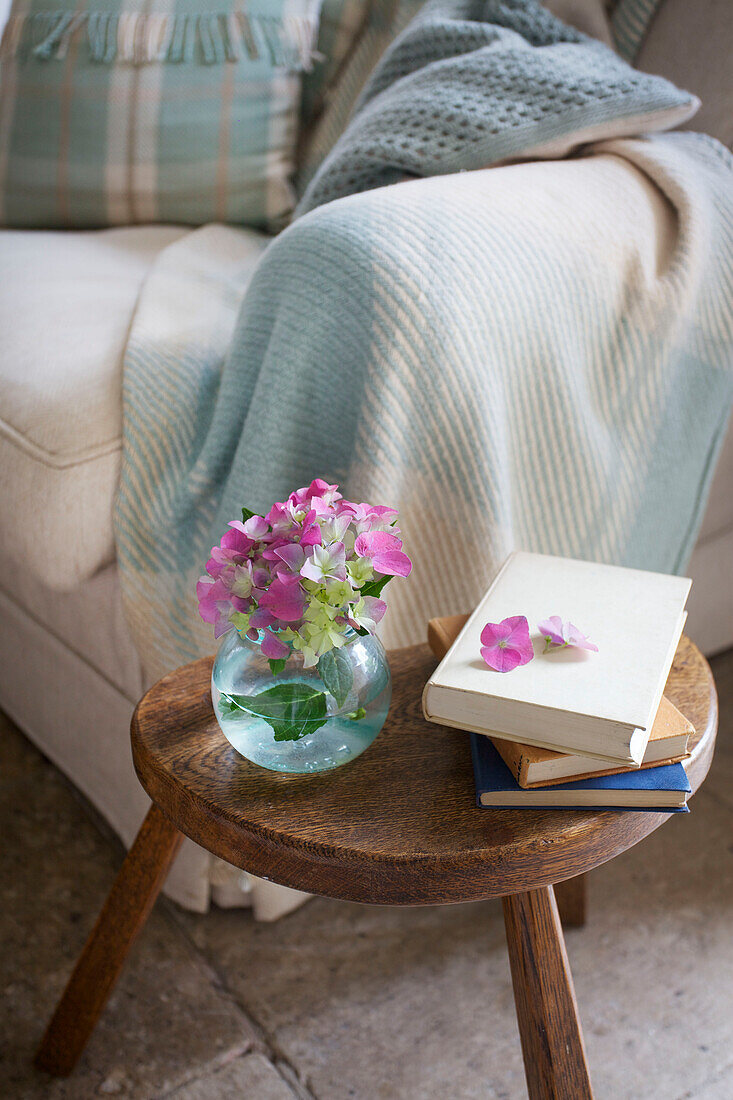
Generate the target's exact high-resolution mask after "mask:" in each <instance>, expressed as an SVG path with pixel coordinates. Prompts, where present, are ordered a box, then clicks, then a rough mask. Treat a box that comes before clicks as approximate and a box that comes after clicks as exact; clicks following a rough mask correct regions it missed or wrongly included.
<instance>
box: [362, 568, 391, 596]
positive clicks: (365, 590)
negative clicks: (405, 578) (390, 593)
mask: <svg viewBox="0 0 733 1100" xmlns="http://www.w3.org/2000/svg"><path fill="white" fill-rule="evenodd" d="M391 580H392V577H391V575H390V574H388V573H385V575H384V576H383V577H377V578H376V580H373V581H367V583H366V584H365V585H364V586H363V587H362V588H361V590H360V591H361V595H362V596H380V595H381V594H382V589H383V588H384V586H385V584H387V583H388V582H389V581H391Z"/></svg>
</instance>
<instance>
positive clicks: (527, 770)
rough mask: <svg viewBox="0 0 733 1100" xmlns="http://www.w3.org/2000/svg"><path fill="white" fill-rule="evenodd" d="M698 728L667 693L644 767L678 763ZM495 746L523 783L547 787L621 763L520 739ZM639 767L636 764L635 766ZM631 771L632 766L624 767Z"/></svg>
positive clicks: (610, 770) (607, 770)
mask: <svg viewBox="0 0 733 1100" xmlns="http://www.w3.org/2000/svg"><path fill="white" fill-rule="evenodd" d="M694 732H695V729H694V727H693V725H692V723H691V722H688V721H687V719H686V718H685V716H684V714H681V713H680V712H679V711H678V710H677V707H676V706H674V704H673V703H670V701H669V699H668V698H667V697H666V695H663V696H662V701H661V703H660V704H659V710H658V711H657V716H656V718H655V719H654V725H653V726H652V732H651V736H650V737H649V743H648V745H647V747H646V752H645V753H644V759H643V760H642V762H641V767H642V768H658V767H660V766H662V765H663V764H677V763H679V762H680V761H682V760H685V759H686V758H687V756H688V751H687V745H688V741H689V739H690V737H691V736H692V734H693V733H694ZM494 748H495V749H496V751H497V752H498V753H499V755H500V756H501V758H502V760H503V761H504V763H505V764H506V766H507V767H508V768H509V771H510V772H511V773H512V775H513V776H514V778H515V779H516V781H517V783H519V786H520V787H546V786H551V785H552V784H554V783H569V782H570V781H571V780H574V779H590V778H592V777H595V776H600V775H610V774H612V773H613V772H616V771H619V765H618V764H617V765H615V766H613V767H610V768H608V767H607V768H604V767H602V766H601V767H599V764H600V761H599V760H594V759H593V757H591V756H570V755H569V754H568V753H562V752H552V751H551V750H550V749H537V748H534V747H533V746H532V745H520V744H519V743H518V742H517V741H505V740H504V739H503V738H498V737H497V739H496V741H495V742H494ZM634 768H635V765H634V766H633V768H632V770H633V769H634ZM620 770H622V771H628V770H629V769H628V767H624V768H621V769H620Z"/></svg>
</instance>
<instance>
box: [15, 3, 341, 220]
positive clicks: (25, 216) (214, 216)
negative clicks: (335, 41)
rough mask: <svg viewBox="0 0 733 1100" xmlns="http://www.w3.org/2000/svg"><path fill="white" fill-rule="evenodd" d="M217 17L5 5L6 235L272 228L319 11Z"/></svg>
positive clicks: (265, 9) (265, 7)
mask: <svg viewBox="0 0 733 1100" xmlns="http://www.w3.org/2000/svg"><path fill="white" fill-rule="evenodd" d="M225 5H226V0H224V2H222V0H152V2H150V3H148V4H146V5H145V6H144V8H143V11H142V12H141V11H140V8H141V5H140V4H139V3H134V2H132V0H88V3H87V0H81V2H77V3H74V2H73V0H67V2H66V3H64V2H63V0H56V2H55V6H54V0H51V3H49V0H15V2H14V4H13V8H12V11H11V16H10V19H9V21H8V25H7V27H6V30H5V34H4V36H3V41H2V47H1V48H0V224H4V225H7V226H16V227H25V226H33V227H39V228H40V227H47V228H56V227H71V226H74V227H79V228H82V227H95V226H104V225H127V224H132V223H137V222H179V223H185V224H191V225H199V224H202V223H204V222H209V221H224V222H233V223H241V224H246V225H250V226H253V227H256V228H262V229H268V230H271V231H277V230H278V229H279V228H281V227H282V225H283V223H284V222H285V220H286V219H287V217H288V215H289V213H290V211H291V209H292V205H293V190H292V186H291V176H292V173H293V170H294V158H295V147H296V141H297V128H298V110H299V104H300V94H301V73H302V72H303V71H304V70H306V69H308V68H310V66H311V61H312V55H313V49H314V46H315V41H316V37H317V33H318V12H319V7H320V0H231V2H230V3H229V5H228V7H227V6H225Z"/></svg>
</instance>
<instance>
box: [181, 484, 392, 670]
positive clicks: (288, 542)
mask: <svg viewBox="0 0 733 1100" xmlns="http://www.w3.org/2000/svg"><path fill="white" fill-rule="evenodd" d="M396 519H397V512H396V511H395V510H394V508H387V507H384V506H381V505H378V506H373V505H371V504H355V503H352V502H351V501H348V500H344V498H343V497H342V495H341V493H340V492H339V491H338V486H337V485H329V484H327V482H325V481H323V480H322V479H321V478H316V480H315V481H312V482H311V484H310V485H309V486H307V487H306V488H303V489H297V490H296V491H295V492H294V493H291V494H290V496H289V497H288V499H287V500H284V501H279V502H277V503H276V504H273V506H272V508H271V509H270V510H269V512H268V513H267V515H265V516H255V515H252V514H251V513H249V512H247V511H246V510H245V511H244V513H243V518H242V520H241V521H240V520H233V521H232V522H231V523H230V524H229V528H228V530H227V531H226V532H225V534H224V535H223V537H222V539H221V542H220V543H219V545H218V546H214V547H213V549H212V551H211V557H210V558H209V560H208V562H207V563H206V575H205V576H203V577H201V578H200V580H199V582H198V584H197V587H196V592H197V595H198V600H199V614H200V615H201V618H202V619H204V621H205V622H209V623H212V624H213V626H214V634H215V637H217V638H220V637H221V636H222V635H223V634H226V633H227V631H229V630H232V629H236V630H238V631H239V632H240V634H242V635H246V636H247V637H249V638H252V639H253V640H255V639H258V638H260V632H261V631H263V632H264V633H263V634H262V636H261V642H262V651H263V653H264V654H265V656H266V657H268V658H269V659H270V660H278V659H282V658H284V657H287V656H288V654H289V653H290V652H291V649H295V650H299V651H300V652H301V653H302V654H303V657H304V664H305V665H306V667H310V666H312V665H315V664H316V663H317V662H318V660H319V658H320V657H322V656H323V654H324V653H327V652H329V650H331V649H337V648H339V647H340V646H342V645H343V644H344V643H345V641H346V635H347V634H348V633H349V631H351V630H361V631H364V630H366V631H368V632H369V633H373V632H374V630H375V629H376V626H377V623H378V622H379V621H380V620H381V618H382V616H383V615H384V613H385V611H386V604H385V603H384V601H383V600H381V599H379V594H380V592H381V589H382V587H383V586H384V584H385V583H386V581H387V580H388V579H389V577H391V576H400V577H406V576H408V575H409V573H410V570H411V568H412V563H411V562H410V559H409V558H408V556H407V554H405V552H404V551H403V549H402V540H401V539H400V537H399V535H400V532H399V529H398V528H397V527H396V526H395V522H396Z"/></svg>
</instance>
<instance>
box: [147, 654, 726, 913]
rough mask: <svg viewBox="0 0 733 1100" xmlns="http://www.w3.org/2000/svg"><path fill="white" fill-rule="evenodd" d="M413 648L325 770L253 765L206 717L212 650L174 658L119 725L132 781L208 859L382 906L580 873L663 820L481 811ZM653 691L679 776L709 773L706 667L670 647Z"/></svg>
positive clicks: (461, 897) (463, 738)
mask: <svg viewBox="0 0 733 1100" xmlns="http://www.w3.org/2000/svg"><path fill="white" fill-rule="evenodd" d="M436 663H437V662H436V659H435V657H434V656H433V655H432V654H431V652H430V650H429V649H428V647H427V646H413V647H411V648H409V649H402V650H396V651H393V652H392V653H390V665H391V668H392V676H393V695H392V706H391V709H390V714H389V718H388V720H387V723H386V725H385V727H384V729H383V730H382V732H381V733H380V734H379V736H378V738H377V739H376V741H375V742H374V744H373V745H371V747H370V748H369V749H367V751H366V752H365V753H364V754H363V755H362V756H360V757H359V758H358V759H356V760H355V761H353V762H352V763H350V764H347V765H345V766H344V767H342V768H337V769H336V770H335V771H331V772H325V773H321V774H319V775H313V776H287V775H283V774H280V773H277V772H270V771H266V770H264V769H262V768H258V767H257V766H256V765H254V764H251V763H250V762H249V761H247V760H245V759H244V758H243V757H241V756H240V755H239V754H238V753H237V752H235V750H234V749H233V748H232V747H231V746H230V745H229V742H228V741H227V740H226V738H225V737H224V735H223V734H222V732H221V730H220V729H219V726H218V725H217V723H216V720H215V718H214V714H213V710H212V707H211V697H210V693H209V680H210V676H211V660H210V659H203V660H200V661H196V662H194V663H193V664H190V665H187V666H185V667H184V668H180V669H178V670H177V671H176V672H173V673H171V674H170V675H169V676H166V677H165V678H164V679H162V680H161V681H159V683H157V684H156V685H155V686H154V687H152V688H151V689H150V691H149V692H148V693H147V695H145V697H144V698H143V699H142V700H141V702H140V704H139V705H138V707H137V710H136V711H135V716H134V718H133V722H132V749H133V757H134V761H135V767H136V769H137V773H138V776H139V778H140V782H141V783H142V785H143V787H144V788H145V789H146V791H147V792H148V794H149V795H150V797H151V798H152V799H153V801H154V802H156V803H157V804H158V806H159V807H160V809H161V810H162V811H163V813H164V814H166V816H167V817H169V818H170V819H171V820H172V821H173V822H174V824H175V825H176V826H177V827H178V828H179V829H180V830H181V832H183V833H185V834H186V835H187V836H189V837H191V838H192V839H193V840H195V841H196V842H197V843H199V844H201V845H202V846H203V847H204V848H207V849H208V850H209V851H210V852H213V853H214V855H217V856H220V857H221V858H222V859H224V860H227V861H228V862H229V863H233V864H235V865H236V866H238V867H241V868H243V869H246V870H247V871H250V872H252V874H255V875H259V876H261V877H262V878H267V879H271V880H272V881H274V882H278V883H281V884H283V885H285V886H292V887H295V888H296V889H298V890H306V891H309V892H311V893H315V894H325V895H328V896H331V897H336V898H343V899H347V900H351V901H361V902H374V903H384V904H396V905H414V904H428V903H442V902H459V901H475V900H479V899H482V898H488V897H497V896H500V895H504V894H511V893H516V892H518V891H523V890H531V889H535V888H536V887H539V886H545V885H547V884H549V883H555V882H560V881H562V880H563V879H566V878H571V877H572V876H574V875H578V874H581V873H582V872H584V871H588V870H590V869H591V868H593V867H596V866H598V864H600V863H604V862H605V861H606V860H608V859H612V858H613V857H614V856H616V855H618V854H619V853H620V852H623V851H625V849H627V848H630V847H631V846H632V845H634V844H636V843H637V842H638V841H639V840H641V839H642V838H643V837H645V836H647V834H648V833H651V832H652V831H653V830H654V829H656V828H657V827H658V826H659V825H661V824H662V823H663V822H664V821H665V820H667V815H665V814H659V813H635V812H629V811H624V812H613V811H603V812H601V811H595V812H592V811H586V810H539V809H537V810H488V809H479V808H478V807H477V806H476V804H475V795H474V782H473V771H472V767H471V753H470V747H469V740H468V735H467V734H465V733H462V732H461V731H457V730H452V729H448V728H446V727H441V726H436V725H432V724H430V723H428V722H426V721H425V720H424V718H423V716H422V711H421V704H420V699H421V692H422V688H423V685H424V683H425V681H426V680H427V678H428V676H429V674H430V673H431V672H432V670H433V668H434V667H435V665H436ZM665 694H666V695H667V696H668V698H669V699H670V700H671V701H672V702H673V703H674V704H675V705H676V706H677V707H678V708H679V709H680V710H681V711H682V713H683V714H685V715H686V717H687V718H689V720H690V721H691V722H692V723H693V725H694V726H695V729H696V734H695V737H694V738H693V745H694V748H693V754H692V758H691V759H690V761H689V762H688V763H687V765H686V767H687V773H688V776H689V779H690V783H691V785H692V788H693V791H694V790H696V789H697V788H698V787H699V785H700V783H701V782H702V781H703V779H704V778H705V775H706V774H707V770H708V767H709V766H710V761H711V759H712V754H713V746H714V743H715V734H716V730H717V699H716V694H715V686H714V683H713V678H712V674H711V672H710V668H709V666H708V664H707V662H706V661H705V659H704V657H703V656H702V654H701V653H700V651H699V650H698V649H697V648H696V647H695V646H694V645H693V643H692V642H691V641H689V639H687V638H683V639H682V640H681V642H680V645H679V648H678V650H677V654H676V657H675V660H674V665H673V667H672V671H671V673H670V676H669V680H668V682H667V687H666V689H665Z"/></svg>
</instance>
